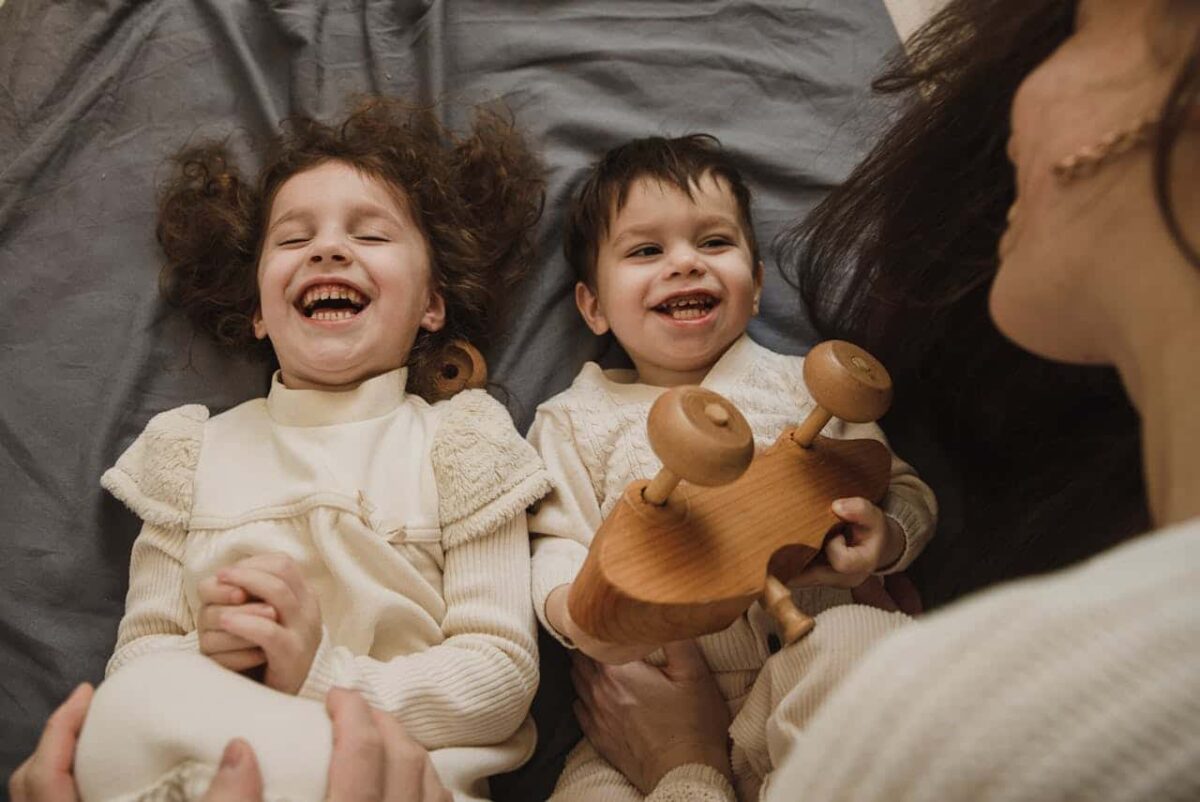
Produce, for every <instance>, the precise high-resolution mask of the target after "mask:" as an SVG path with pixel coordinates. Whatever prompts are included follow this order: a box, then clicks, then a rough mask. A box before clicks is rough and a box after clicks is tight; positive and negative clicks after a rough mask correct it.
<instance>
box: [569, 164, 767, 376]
mask: <svg viewBox="0 0 1200 802" xmlns="http://www.w3.org/2000/svg"><path fill="white" fill-rule="evenodd" d="M761 288H762V265H761V264H755V263H754V261H753V257H752V256H751V253H750V245H749V243H748V242H747V240H746V236H745V234H744V232H743V231H742V224H741V217H740V215H739V214H738V206H737V201H736V200H735V198H734V196H733V193H732V191H731V190H730V187H729V184H728V183H727V182H726V181H725V180H724V179H721V178H715V177H713V176H712V175H711V174H710V175H707V176H705V177H703V178H702V179H701V180H700V181H699V182H698V183H697V184H694V185H693V186H692V197H691V198H689V197H688V196H687V194H686V193H684V192H682V191H681V190H680V189H678V188H677V187H675V186H673V185H671V184H666V183H662V182H659V181H658V180H656V179H652V178H645V179H638V180H636V181H635V182H634V183H633V184H632V185H631V186H630V188H629V193H628V197H627V199H626V203H625V206H624V207H623V208H622V209H621V210H620V212H618V213H617V214H615V215H613V216H612V218H611V220H610V221H609V228H608V234H607V236H606V237H605V238H604V239H603V240H601V242H600V245H599V248H598V250H597V255H596V287H595V290H594V291H593V290H592V289H591V288H590V287H588V286H587V285H586V284H583V283H580V284H579V285H577V286H576V288H575V300H576V303H577V304H578V306H579V311H580V312H581V313H582V314H583V317H584V320H585V321H587V324H588V327H589V328H591V330H592V331H593V332H595V333H596V334H604V333H605V332H607V331H609V330H610V329H611V330H612V332H613V334H614V336H615V337H616V338H617V340H618V341H619V342H620V343H621V345H622V346H623V347H624V348H625V351H626V353H628V354H629V357H630V358H631V359H632V360H633V364H634V366H635V367H636V368H637V371H638V377H639V378H640V380H641V381H643V382H646V383H647V384H654V385H660V386H674V385H678V384H689V383H698V382H699V381H700V380H701V379H703V378H704V375H705V374H706V373H707V372H708V369H709V368H711V367H712V366H713V364H714V363H715V362H716V361H717V360H718V359H720V357H721V355H722V354H723V353H725V350H726V349H727V348H728V347H729V346H730V345H731V344H732V343H733V341H734V340H736V339H737V338H738V337H739V336H741V334H742V332H744V331H745V330H746V324H747V323H748V322H749V320H750V318H751V316H752V315H753V314H754V312H755V311H756V309H755V307H756V306H757V303H758V296H759V292H760V291H761Z"/></svg>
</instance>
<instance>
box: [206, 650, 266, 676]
mask: <svg viewBox="0 0 1200 802" xmlns="http://www.w3.org/2000/svg"><path fill="white" fill-rule="evenodd" d="M209 658H210V659H211V660H212V661H213V662H215V663H217V664H218V665H222V666H224V667H225V668H228V669H229V670H230V671H237V672H239V673H240V672H242V671H246V670H248V669H251V668H257V667H258V666H261V665H262V664H263V663H265V662H267V655H266V653H265V652H264V651H263V650H262V649H259V648H258V647H257V646H255V647H251V648H248V649H236V650H233V651H228V652H221V653H220V654H210V655H209Z"/></svg>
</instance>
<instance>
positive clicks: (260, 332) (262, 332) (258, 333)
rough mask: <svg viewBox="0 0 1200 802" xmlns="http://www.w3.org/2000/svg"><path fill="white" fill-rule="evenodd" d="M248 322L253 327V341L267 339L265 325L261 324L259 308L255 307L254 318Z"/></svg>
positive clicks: (261, 317) (260, 308) (260, 310)
mask: <svg viewBox="0 0 1200 802" xmlns="http://www.w3.org/2000/svg"><path fill="white" fill-rule="evenodd" d="M250 320H251V323H252V324H253V326H254V337H255V339H258V340H265V339H266V338H267V324H266V323H264V322H263V316H262V307H261V306H258V307H255V309H254V316H253V317H252V318H251V319H250Z"/></svg>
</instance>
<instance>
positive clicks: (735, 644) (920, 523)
mask: <svg viewBox="0 0 1200 802" xmlns="http://www.w3.org/2000/svg"><path fill="white" fill-rule="evenodd" d="M803 367H804V360H803V359H802V358H801V357H792V356H784V355H782V354H776V353H774V352H772V351H770V350H768V349H766V348H763V347H761V346H759V345H757V344H755V343H754V342H753V341H752V340H750V339H749V337H746V336H743V337H741V338H740V339H739V340H737V341H736V342H735V343H734V344H733V345H732V346H730V348H729V350H728V351H727V352H726V353H725V354H724V355H723V356H722V357H721V359H720V360H719V361H718V362H717V364H716V365H714V366H713V368H712V369H711V370H710V371H709V373H708V375H707V376H706V377H705V379H704V381H703V382H702V386H704V387H706V388H708V389H711V390H715V391H716V392H719V393H721V394H722V395H724V396H725V397H726V398H728V399H729V400H730V401H732V402H733V403H734V404H735V405H736V406H737V407H738V409H740V410H741V411H742V413H743V414H744V415H745V416H746V419H747V421H748V422H749V423H750V428H751V430H752V432H753V434H754V439H755V445H756V446H757V447H758V448H759V449H762V448H766V447H768V446H770V445H771V444H773V443H774V442H775V440H776V439H777V438H778V437H779V435H780V434H781V433H782V432H783V431H784V430H785V429H786V428H788V427H791V426H796V425H798V424H799V423H800V422H801V421H802V420H803V419H804V417H805V416H806V415H807V413H808V412H809V411H810V410H811V409H812V408H813V406H814V402H813V400H812V398H811V396H810V395H809V394H808V391H807V389H806V387H805V385H804V378H803ZM635 379H636V376H635V374H634V373H633V372H632V371H602V370H600V368H599V366H597V365H595V364H594V363H589V364H587V365H585V366H584V368H583V370H582V371H581V372H580V374H579V376H578V377H577V378H576V379H575V382H574V383H573V384H572V385H571V387H570V388H569V389H567V390H566V391H564V392H563V393H560V394H559V395H557V396H555V397H554V398H552V399H550V400H549V401H547V402H546V403H544V404H542V405H541V406H540V407H539V408H538V411H537V416H536V417H535V419H534V423H533V426H532V428H531V429H530V431H529V439H530V442H532V443H533V444H534V446H535V448H537V450H538V453H539V454H540V455H541V457H542V459H543V461H544V462H545V464H546V468H547V470H548V471H549V472H550V475H551V478H552V481H553V488H554V489H553V491H552V492H551V494H550V495H549V496H547V497H546V499H544V500H543V501H542V502H541V504H540V506H539V507H538V508H537V510H536V512H535V513H534V515H533V516H532V517H531V518H530V530H531V532H533V533H534V543H533V601H534V609H535V610H536V611H537V614H538V616H539V618H540V620H541V622H542V625H543V626H545V627H546V628H547V630H549V631H550V632H551V634H554V635H555V636H556V637H558V633H556V632H555V631H554V630H553V628H552V627H550V625H549V622H548V621H547V620H546V617H545V607H546V599H547V597H548V596H549V595H550V592H551V591H552V590H553V589H554V588H556V587H558V586H559V585H563V584H566V583H569V582H571V581H573V580H574V579H575V576H576V575H577V574H578V572H579V569H580V568H581V567H582V565H583V561H584V559H585V558H586V557H587V549H588V546H589V545H590V543H591V540H592V537H593V535H594V533H595V532H596V530H597V529H598V528H599V526H600V523H601V521H603V519H604V517H605V516H606V515H608V513H609V512H610V511H611V510H612V508H613V506H615V505H616V503H617V501H618V500H619V499H620V497H621V494H622V493H623V492H624V491H625V488H626V487H627V486H628V485H629V483H630V482H632V481H634V480H636V479H640V478H649V477H651V476H653V475H654V474H655V473H656V472H657V471H658V469H659V468H660V467H662V463H661V462H660V461H659V460H658V458H657V457H656V456H655V455H654V451H653V449H652V448H651V446H650V441H649V438H648V436H647V434H646V417H647V415H648V413H649V410H650V406H651V405H652V404H653V403H654V401H655V400H656V399H657V398H658V396H659V395H661V394H662V393H663V392H664V391H665V388H660V387H651V386H649V385H645V384H640V383H637V382H636V381H635ZM823 433H824V434H825V435H826V436H829V437H841V438H873V439H876V440H879V441H881V442H884V443H885V444H886V440H885V439H884V437H883V433H882V432H881V431H880V430H879V427H877V426H875V425H874V424H846V423H844V422H842V421H839V420H834V421H831V422H830V423H829V424H828V425H827V426H826V428H825V430H824V432H823ZM883 507H884V510H885V511H886V512H887V513H888V514H889V515H891V516H892V517H894V518H895V519H896V520H897V521H899V522H900V524H901V526H902V529H903V531H904V534H905V540H906V547H905V551H904V554H903V555H902V557H901V558H900V560H899V561H898V562H897V563H896V564H895V565H893V566H888V570H889V571H891V570H901V569H903V568H904V567H906V566H907V565H908V564H909V563H911V562H912V560H913V559H915V558H916V556H917V555H918V554H919V553H920V551H921V549H922V548H923V547H924V545H925V543H926V542H927V541H928V539H929V537H930V536H931V535H932V532H933V528H934V523H935V519H936V503H935V501H934V498H933V494H932V492H931V491H930V490H929V488H928V487H927V486H926V485H925V484H924V483H923V482H922V481H921V480H920V479H919V478H917V476H916V475H915V473H914V472H913V470H912V469H911V468H910V467H909V466H908V465H907V464H905V463H904V462H903V461H902V460H900V459H899V458H896V457H893V460H892V478H891V484H890V486H889V491H888V495H887V497H886V499H885V502H884V505H883ZM794 596H795V598H796V601H797V603H798V604H799V605H800V607H801V609H803V610H805V611H806V612H808V613H809V614H812V615H815V614H817V613H819V612H821V611H822V610H825V609H828V608H830V607H833V606H835V605H839V604H846V603H848V602H849V601H850V594H849V592H847V591H843V590H836V589H831V588H820V589H808V590H803V591H796V592H795V593H794ZM773 632H774V624H773V622H772V621H771V619H770V617H769V616H768V615H767V614H766V613H765V612H764V611H763V610H762V608H761V607H759V605H757V604H756V605H753V606H752V607H751V608H750V609H749V610H748V611H747V613H746V614H745V615H743V616H742V617H741V618H739V619H738V620H737V621H736V622H735V623H734V624H733V625H731V626H730V627H729V628H728V629H726V630H724V631H723V632H718V633H714V634H712V635H707V636H705V637H703V638H700V639H699V643H700V647H701V649H702V650H703V652H704V655H705V658H706V659H707V661H708V664H709V666H710V667H711V668H712V670H713V672H714V673H715V675H716V679H717V683H718V685H719V686H720V688H721V692H722V694H723V695H724V697H725V699H726V700H727V701H728V703H729V707H730V712H731V714H732V715H735V716H736V715H738V713H739V710H740V709H741V706H742V702H743V700H744V699H745V698H746V694H747V693H748V692H749V691H750V688H751V686H752V685H753V683H754V681H755V677H756V676H757V674H758V671H759V668H760V667H761V666H762V665H763V663H764V662H765V661H766V660H767V657H768V656H769V655H770V651H769V648H768V637H769V636H770V635H771V634H772V633H773ZM650 662H653V663H659V664H661V653H658V654H655V655H652V656H651V659H650ZM756 715H757V716H761V715H762V711H757V712H756ZM762 724H763V721H762V720H756V721H755V723H754V724H753V725H747V727H745V728H742V729H738V728H735V729H734V733H735V737H734V750H733V755H732V758H733V762H734V764H735V768H736V769H739V771H738V772H737V781H738V786H739V794H741V795H742V796H743V798H746V797H747V796H749V797H753V796H756V795H757V787H758V783H759V780H760V777H761V775H760V774H758V772H757V771H756V767H758V766H762V765H765V763H766V756H765V754H762V755H755V756H751V755H748V754H747V753H746V750H747V749H748V748H751V749H761V748H765V743H763V742H762V741H761V739H756V740H754V741H753V742H752V743H747V744H742V743H741V742H740V741H739V739H738V737H737V733H739V732H744V731H748V729H753V727H754V726H757V727H758V728H760V729H761V726H762ZM555 793H556V798H558V799H562V800H575V799H586V800H593V799H594V800H625V799H629V800H634V799H640V798H641V795H640V794H639V793H638V792H637V790H636V789H635V788H634V787H633V786H632V785H629V784H628V782H626V781H625V780H624V778H623V777H621V776H620V774H619V773H618V772H617V771H616V769H614V768H612V767H611V766H610V765H608V763H607V762H606V761H604V759H603V758H601V757H600V756H599V755H598V754H597V753H596V752H595V751H594V750H593V749H592V748H591V746H590V745H589V744H587V743H586V742H584V743H581V744H580V746H579V747H577V748H576V750H575V751H574V752H573V753H572V755H571V756H570V758H569V759H568V763H567V768H566V770H564V773H563V776H562V777H561V778H560V780H559V784H558V787H557V789H556V792H555Z"/></svg>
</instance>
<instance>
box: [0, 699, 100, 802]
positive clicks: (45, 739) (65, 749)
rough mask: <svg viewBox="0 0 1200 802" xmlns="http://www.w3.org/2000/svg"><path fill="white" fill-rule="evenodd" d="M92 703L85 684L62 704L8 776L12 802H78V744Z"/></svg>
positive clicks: (9, 793) (9, 794)
mask: <svg viewBox="0 0 1200 802" xmlns="http://www.w3.org/2000/svg"><path fill="white" fill-rule="evenodd" d="M91 703H92V686H91V685H88V684H86V683H84V684H83V685H80V686H79V687H78V688H76V689H75V690H74V691H72V692H71V695H70V696H68V697H67V700H66V701H65V702H63V703H62V704H61V705H59V707H58V709H57V710H55V711H54V712H53V713H52V714H51V715H50V718H49V720H47V721H46V728H45V729H44V730H42V737H41V739H40V740H39V741H38V745H37V749H35V750H34V752H33V754H32V755H30V756H29V757H28V758H27V759H26V760H25V762H24V763H22V764H21V765H20V766H18V767H17V770H16V771H14V772H13V773H12V776H11V777H9V778H8V796H9V798H10V799H12V800H13V802H76V800H78V799H79V794H78V793H77V792H76V790H75V776H74V775H73V774H72V773H71V765H72V763H74V761H75V744H76V742H78V740H79V731H80V729H82V728H83V720H84V718H85V717H86V716H87V710H88V706H89V705H90V704H91Z"/></svg>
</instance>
